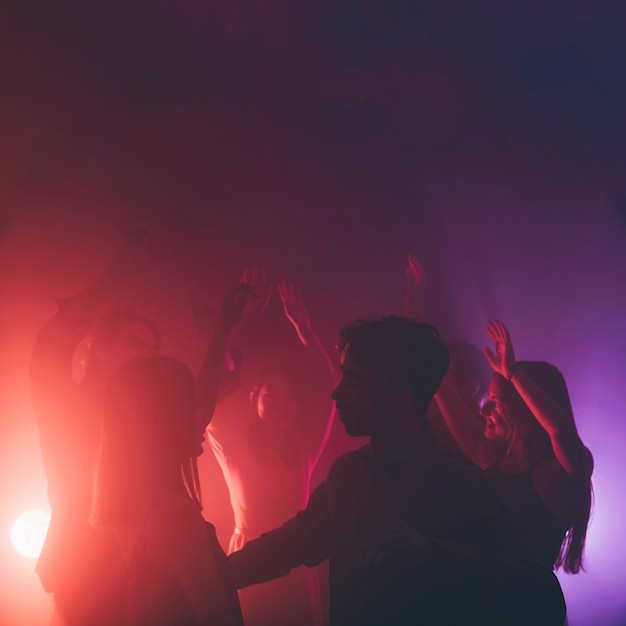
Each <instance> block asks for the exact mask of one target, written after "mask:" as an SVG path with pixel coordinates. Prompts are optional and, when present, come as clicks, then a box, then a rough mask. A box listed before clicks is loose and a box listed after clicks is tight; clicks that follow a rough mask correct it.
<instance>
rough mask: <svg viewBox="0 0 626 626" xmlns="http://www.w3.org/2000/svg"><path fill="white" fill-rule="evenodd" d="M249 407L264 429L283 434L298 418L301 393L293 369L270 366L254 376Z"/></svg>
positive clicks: (302, 396) (301, 389)
mask: <svg viewBox="0 0 626 626" xmlns="http://www.w3.org/2000/svg"><path fill="white" fill-rule="evenodd" d="M250 403H251V405H252V408H253V410H254V412H255V414H256V416H257V417H258V418H259V420H260V422H261V423H262V424H263V425H264V426H266V427H267V428H269V429H270V430H273V431H280V432H285V431H286V430H287V429H289V428H290V427H291V426H294V425H295V424H296V421H297V419H298V417H299V416H300V413H301V411H302V406H303V404H304V389H303V386H302V383H301V381H300V380H299V378H298V376H297V375H296V374H295V373H294V370H293V369H290V368H289V367H286V366H284V365H270V366H268V367H266V368H265V369H263V370H261V371H260V372H259V373H258V374H257V376H256V379H255V381H254V384H253V386H252V390H251V391H250Z"/></svg>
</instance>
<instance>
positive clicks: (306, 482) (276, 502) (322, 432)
mask: <svg viewBox="0 0 626 626" xmlns="http://www.w3.org/2000/svg"><path fill="white" fill-rule="evenodd" d="M253 275H254V274H253V272H247V273H246V275H245V276H244V278H249V277H251V276H253ZM257 276H258V273H257ZM251 286H254V285H251ZM277 289H278V294H279V297H280V300H281V303H282V307H283V312H284V314H285V317H286V319H287V320H288V321H289V323H290V324H291V325H292V326H293V328H294V330H295V331H296V334H297V336H298V339H299V342H300V344H301V345H302V348H303V350H302V349H301V350H300V352H299V355H298V361H299V362H296V367H293V366H290V365H289V364H288V363H283V362H278V363H276V362H272V360H271V358H267V362H266V364H265V365H264V366H262V367H261V368H259V370H260V371H259V372H258V373H257V375H256V377H255V380H254V382H253V386H252V389H251V390H250V391H249V393H247V397H246V398H245V405H244V402H241V403H240V404H239V405H236V406H237V408H238V409H239V411H240V412H237V411H233V412H232V413H230V414H227V410H226V408H225V407H224V406H220V407H218V410H217V414H216V416H215V417H214V419H213V420H212V421H211V424H210V427H209V430H208V433H209V438H210V442H211V446H212V448H213V451H214V453H215V456H216V458H217V460H218V463H219V465H220V467H221V469H222V472H223V474H224V478H225V480H226V484H227V486H228V490H229V493H230V501H231V505H232V508H233V513H234V518H235V530H234V533H233V535H232V538H231V541H230V547H229V552H233V551H235V550H239V549H241V548H242V547H243V546H244V545H245V543H246V542H247V541H248V540H249V539H252V538H254V537H257V536H259V535H260V534H262V533H263V532H265V531H267V530H270V529H271V528H274V526H276V525H277V524H279V523H280V522H281V521H283V520H284V519H286V518H288V517H290V516H292V515H294V514H295V513H296V512H297V511H298V510H299V509H300V508H302V507H303V506H305V505H306V502H307V500H308V496H309V490H310V481H311V475H312V473H313V470H314V468H315V466H316V464H317V461H318V459H319V457H320V455H321V452H322V450H323V447H324V443H325V441H326V439H327V437H328V433H329V431H330V428H331V426H332V420H333V415H334V407H333V405H332V402H331V401H330V397H329V396H330V391H331V390H332V387H333V382H334V377H335V375H336V374H335V370H334V367H333V365H332V362H331V360H330V357H329V355H328V353H327V352H326V350H325V349H324V347H323V345H322V342H321V341H320V339H319V337H318V336H317V334H316V333H315V331H314V330H313V327H312V325H311V321H310V317H309V312H308V309H307V307H306V306H305V303H304V299H303V297H302V293H301V292H300V290H299V289H298V288H297V287H295V286H294V285H293V284H291V283H289V282H286V281H281V282H279V283H278V286H277ZM248 297H249V298H254V296H253V295H252V294H248ZM262 300H263V299H262V298H261V299H260V301H259V302H257V303H256V304H257V305H259V304H261V303H262ZM254 304H255V303H253V305H254ZM226 306H228V304H227V303H226ZM225 330H226V332H228V329H225ZM217 334H218V335H219V333H217ZM223 335H224V332H222V336H223ZM214 343H217V345H220V346H224V343H225V342H224V340H223V339H222V340H221V341H220V340H217V341H215V340H214ZM214 354H215V355H218V354H219V350H218V351H215V352H214ZM221 358H222V361H223V353H222V357H221ZM243 362H244V366H245V353H244V355H243ZM301 372H307V373H308V374H310V377H309V378H306V379H303V377H302V375H301ZM313 383H315V384H313ZM224 404H226V403H224ZM229 406H230V407H232V406H233V404H232V403H230V404H229ZM244 407H245V408H244ZM241 602H242V609H243V612H244V617H245V619H246V624H249V625H251V626H261V625H263V626H264V625H268V626H280V625H281V624H284V625H289V624H298V625H299V626H307V625H309V624H318V623H319V622H320V620H321V615H320V601H319V592H318V587H317V577H316V576H315V573H314V572H306V573H305V572H304V571H300V572H294V573H293V574H292V575H291V576H289V577H288V578H287V579H284V580H281V581H276V582H274V583H271V584H269V585H264V586H261V587H258V588H254V589H250V590H244V591H243V592H242V593H241Z"/></svg>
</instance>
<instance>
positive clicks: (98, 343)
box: [85, 309, 162, 370]
mask: <svg viewBox="0 0 626 626" xmlns="http://www.w3.org/2000/svg"><path fill="white" fill-rule="evenodd" d="M127 324H138V325H141V326H145V327H146V328H147V329H148V330H149V331H150V332H151V333H152V336H153V338H154V345H153V348H154V351H155V352H158V351H159V350H160V348H161V343H162V338H161V331H160V330H159V327H158V326H157V324H156V323H155V322H154V321H153V320H151V319H150V318H148V317H145V316H143V315H141V314H139V313H135V312H134V311H128V310H124V309H115V310H113V311H109V312H107V313H105V314H103V315H101V316H100V317H99V318H98V319H97V320H96V322H95V323H94V325H93V327H92V328H91V330H90V331H89V335H88V337H87V358H86V360H85V366H88V367H89V369H90V370H97V368H98V362H97V356H96V355H97V353H98V351H99V350H101V349H106V348H110V347H111V346H112V345H113V343H114V342H115V340H116V339H117V338H118V337H119V335H120V334H121V333H122V331H123V329H124V327H125V326H126V325H127Z"/></svg>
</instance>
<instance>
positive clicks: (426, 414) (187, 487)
mask: <svg viewBox="0 0 626 626" xmlns="http://www.w3.org/2000/svg"><path fill="white" fill-rule="evenodd" d="M145 236H146V234H145V233H140V234H139V235H137V233H135V236H134V237H131V238H130V239H129V240H128V241H127V242H126V243H125V244H124V245H122V246H121V248H120V250H119V253H118V255H117V256H116V258H115V259H114V261H113V262H112V263H111V265H110V266H109V267H108V268H107V269H106V270H105V271H104V272H103V273H102V274H101V275H100V276H99V277H97V278H96V279H95V280H94V281H93V282H92V283H91V284H90V285H89V286H88V287H87V288H86V289H85V290H84V291H83V292H81V293H79V294H77V295H75V296H74V297H72V298H68V299H64V300H60V301H59V310H58V312H57V313H56V314H55V315H54V316H53V318H52V319H50V320H49V321H48V323H47V324H46V325H45V326H44V328H43V329H42V330H41V331H40V333H39V335H38V338H37V341H36V344H35V347H34V350H33V357H32V365H31V372H30V377H31V388H32V400H33V406H34V410H35V414H36V417H37V423H38V427H39V433H40V442H41V452H42V459H43V463H44V468H45V472H46V476H47V480H48V495H49V501H50V506H51V510H52V516H51V523H50V527H49V530H48V535H47V537H46V541H45V544H44V547H43V550H42V553H41V556H40V558H39V561H38V563H37V572H38V574H39V577H40V579H41V582H42V585H43V587H44V589H45V590H46V591H47V592H49V593H52V594H54V600H55V610H54V614H53V615H52V617H51V622H50V623H51V624H53V625H56V626H62V625H63V626H78V625H81V626H92V625H93V626H99V625H102V626H104V625H107V626H126V625H128V626H139V625H141V626H144V625H145V626H159V625H163V626H165V625H187V624H189V625H192V624H193V625H203V626H205V625H206V626H209V625H211V626H218V625H219V626H222V625H224V626H226V625H239V626H241V625H242V624H244V623H245V624H246V625H247V626H321V625H322V624H330V626H378V625H380V626H382V625H390V626H405V625H406V626H416V625H417V626H421V625H424V626H426V625H428V626H431V625H432V626H435V625H437V626H440V625H441V626H444V625H446V626H447V625H457V624H458V625H468V626H469V625H476V624H480V625H486V626H488V625H493V626H496V625H498V626H502V625H509V624H510V625H515V626H526V625H528V624H545V625H546V626H548V625H550V626H552V625H554V626H562V625H563V624H564V623H565V621H566V609H565V602H564V598H563V594H562V592H561V589H560V586H559V583H558V580H557V578H556V576H555V574H554V571H555V570H556V569H558V568H562V569H563V570H564V571H566V572H569V573H573V574H575V573H578V572H579V571H580V570H581V568H582V565H583V552H584V545H585V536H586V531H587V525H588V522H589V517H590V511H591V503H592V486H591V475H592V471H593V457H592V455H591V453H590V451H589V450H588V449H587V448H586V447H585V445H584V444H583V442H582V441H581V439H580V436H579V434H578V431H577V429H576V423H575V420H574V414H573V410H572V406H571V403H570V400H569V395H568V391H567V387H566V384H565V380H564V378H563V376H562V375H561V373H560V372H559V370H558V369H557V368H556V367H555V366H554V365H551V364H549V363H546V362H543V361H518V360H517V359H516V357H515V352H514V348H513V343H512V339H511V336H510V334H509V332H508V330H507V328H506V326H505V325H504V324H503V323H502V322H499V321H489V322H487V330H488V333H489V335H490V337H491V339H492V340H493V346H492V347H488V348H486V349H485V352H484V354H483V353H482V352H480V351H478V350H477V349H476V348H474V347H473V346H471V345H470V344H466V343H464V342H458V341H450V342H448V343H447V344H446V342H445V341H444V340H443V339H442V338H441V337H440V335H439V332H438V331H437V329H436V327H435V326H434V325H432V324H431V323H429V321H428V320H426V319H425V316H424V312H423V311H424V306H423V302H424V297H425V293H424V291H425V290H424V284H425V281H424V269H423V267H422V266H421V264H420V263H419V261H418V260H417V259H416V258H414V257H409V262H408V267H407V290H406V298H405V309H406V310H405V317H399V316H394V315H390V316H387V317H383V318H379V319H363V320H358V321H355V322H353V323H350V324H348V325H346V326H344V327H343V328H342V329H341V330H340V332H339V340H338V350H337V351H336V353H335V352H332V351H330V352H329V351H327V350H326V349H325V347H324V344H323V342H322V341H321V340H320V338H319V337H318V335H317V333H316V332H315V330H314V328H313V326H312V324H311V320H310V317H309V314H308V310H307V307H306V305H305V300H304V298H303V295H302V293H301V291H300V290H299V289H298V288H297V287H296V286H295V285H293V284H291V283H289V282H286V281H283V282H279V283H278V284H277V285H276V286H275V288H276V290H277V292H278V297H279V298H280V301H281V303H282V308H283V311H284V315H285V318H286V321H287V322H288V323H290V324H291V326H292V327H293V330H294V332H295V335H296V337H295V338H294V343H298V344H300V346H299V347H300V348H301V349H300V352H299V353H296V354H297V358H296V359H295V360H290V359H282V360H281V359H280V358H276V355H267V358H266V359H265V362H264V363H262V364H260V366H259V367H256V368H255V369H256V370H257V371H250V363H249V360H248V359H247V358H246V342H245V336H246V332H248V331H247V330H246V325H247V324H248V321H249V320H250V319H253V318H254V317H255V316H258V315H260V314H261V313H262V311H263V309H264V308H265V306H266V304H267V298H268V294H269V293H270V288H269V286H268V285H267V284H266V279H265V274H264V272H263V271H262V270H260V269H258V268H251V269H249V270H246V271H244V273H243V274H242V277H241V281H240V282H239V283H238V284H237V285H234V286H233V287H232V289H230V290H229V291H227V293H226V294H224V296H223V297H222V300H221V307H220V311H219V315H218V316H217V318H216V319H215V320H213V323H212V324H211V329H210V333H211V340H210V344H209V346H208V348H207V351H206V354H205V356H204V359H203V362H202V364H201V366H200V368H199V370H198V371H197V372H195V373H192V371H191V370H190V368H189V367H188V366H187V365H186V364H184V363H183V362H181V361H180V360H177V359H173V358H170V357H167V356H163V355H161V354H160V348H161V332H160V329H159V328H158V326H157V325H156V324H155V323H154V322H153V321H152V320H151V319H150V318H148V317H144V316H143V315H139V314H137V313H135V312H132V311H127V310H113V311H107V312H104V313H103V311H102V307H103V303H104V302H105V300H106V298H107V297H108V296H109V295H110V294H111V293H112V292H113V291H114V290H115V289H116V288H117V287H118V286H119V285H120V284H121V282H122V281H124V280H125V279H126V278H127V277H128V276H129V275H130V274H132V273H133V272H135V271H137V268H138V261H137V258H138V256H139V255H138V253H137V248H138V246H139V244H140V241H139V240H142V239H143V238H144V237H145ZM196 313H198V310H196ZM197 317H198V316H197ZM199 317H201V315H200V316H199ZM83 340H86V341H87V358H86V360H85V363H84V377H83V378H82V380H80V382H76V381H75V380H74V378H73V366H72V362H73V358H74V355H75V351H76V349H77V346H78V345H79V344H80V343H81V342H82V341H83ZM487 369H488V370H489V371H490V372H491V381H489V380H488V378H487V376H486V374H485V371H486V370H487ZM335 414H336V415H337V417H338V418H339V420H340V421H341V423H342V425H343V427H344V428H345V431H346V432H347V434H348V435H349V436H351V437H366V438H368V439H369V443H367V444H366V445H365V446H364V447H361V448H359V449H357V450H352V451H350V452H347V453H345V454H343V455H341V456H339V458H337V459H336V460H335V461H334V462H333V464H332V467H331V469H330V471H329V472H328V475H327V477H326V478H325V479H324V480H322V481H321V483H320V484H319V485H317V486H315V488H314V489H313V490H312V491H311V487H312V475H313V471H314V469H315V467H316V465H317V464H318V462H319V460H320V456H321V454H322V452H323V450H324V446H325V443H326V441H327V440H328V437H329V434H330V432H331V428H332V425H333V420H334V419H335ZM203 445H204V446H205V447H206V448H207V449H206V450H204V451H203ZM201 454H214V455H215V458H216V459H217V462H218V464H219V467H220V469H221V471H222V472H223V475H224V479H225V482H226V485H227V487H228V491H229V496H230V504H231V506H232V511H233V516H234V521H235V527H234V529H233V532H232V537H231V539H230V543H229V545H228V546H221V545H220V543H219V541H218V539H217V534H216V530H215V527H214V526H213V525H212V524H211V523H210V520H206V519H205V518H204V517H203V515H202V500H201V489H200V487H201V485H200V478H199V473H198V457H199V456H200V455H201ZM202 488H203V489H204V490H205V491H206V490H211V485H210V484H203V485H202ZM224 548H226V549H224ZM325 562H327V569H324V570H322V571H321V573H320V571H318V570H316V569H314V568H315V567H316V566H318V565H320V564H323V563H325ZM322 598H324V599H325V601H322Z"/></svg>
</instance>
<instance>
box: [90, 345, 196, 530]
mask: <svg viewBox="0 0 626 626" xmlns="http://www.w3.org/2000/svg"><path fill="white" fill-rule="evenodd" d="M195 409H196V394H195V380H194V378H193V376H192V374H191V372H190V371H189V368H188V367H187V366H186V365H185V364H184V363H181V362H180V361H177V360H175V359H171V358H167V357H137V358H134V359H130V360H129V361H127V362H126V363H124V364H123V365H121V366H120V368H119V369H118V370H117V371H116V372H115V373H114V374H113V375H112V377H111V380H110V381H109V384H108V386H107V388H106V391H105V396H104V401H103V413H102V446H101V455H100V463H99V468H98V479H97V494H98V500H97V503H96V504H97V507H96V510H95V514H94V518H95V520H94V521H95V522H96V523H97V524H98V525H105V526H106V525H116V524H119V523H133V522H140V521H141V515H142V511H143V508H142V507H145V505H146V501H150V502H151V501H152V500H153V499H154V498H156V497H158V496H159V495H161V494H163V493H180V494H183V495H188V496H189V497H190V498H191V499H192V500H193V501H194V502H196V503H197V504H198V506H199V507H200V506H201V504H200V503H201V497H200V482H199V479H198V466H197V460H196V457H195V454H194V447H195V445H197V442H198V438H199V432H198V425H197V421H196V415H195Z"/></svg>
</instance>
